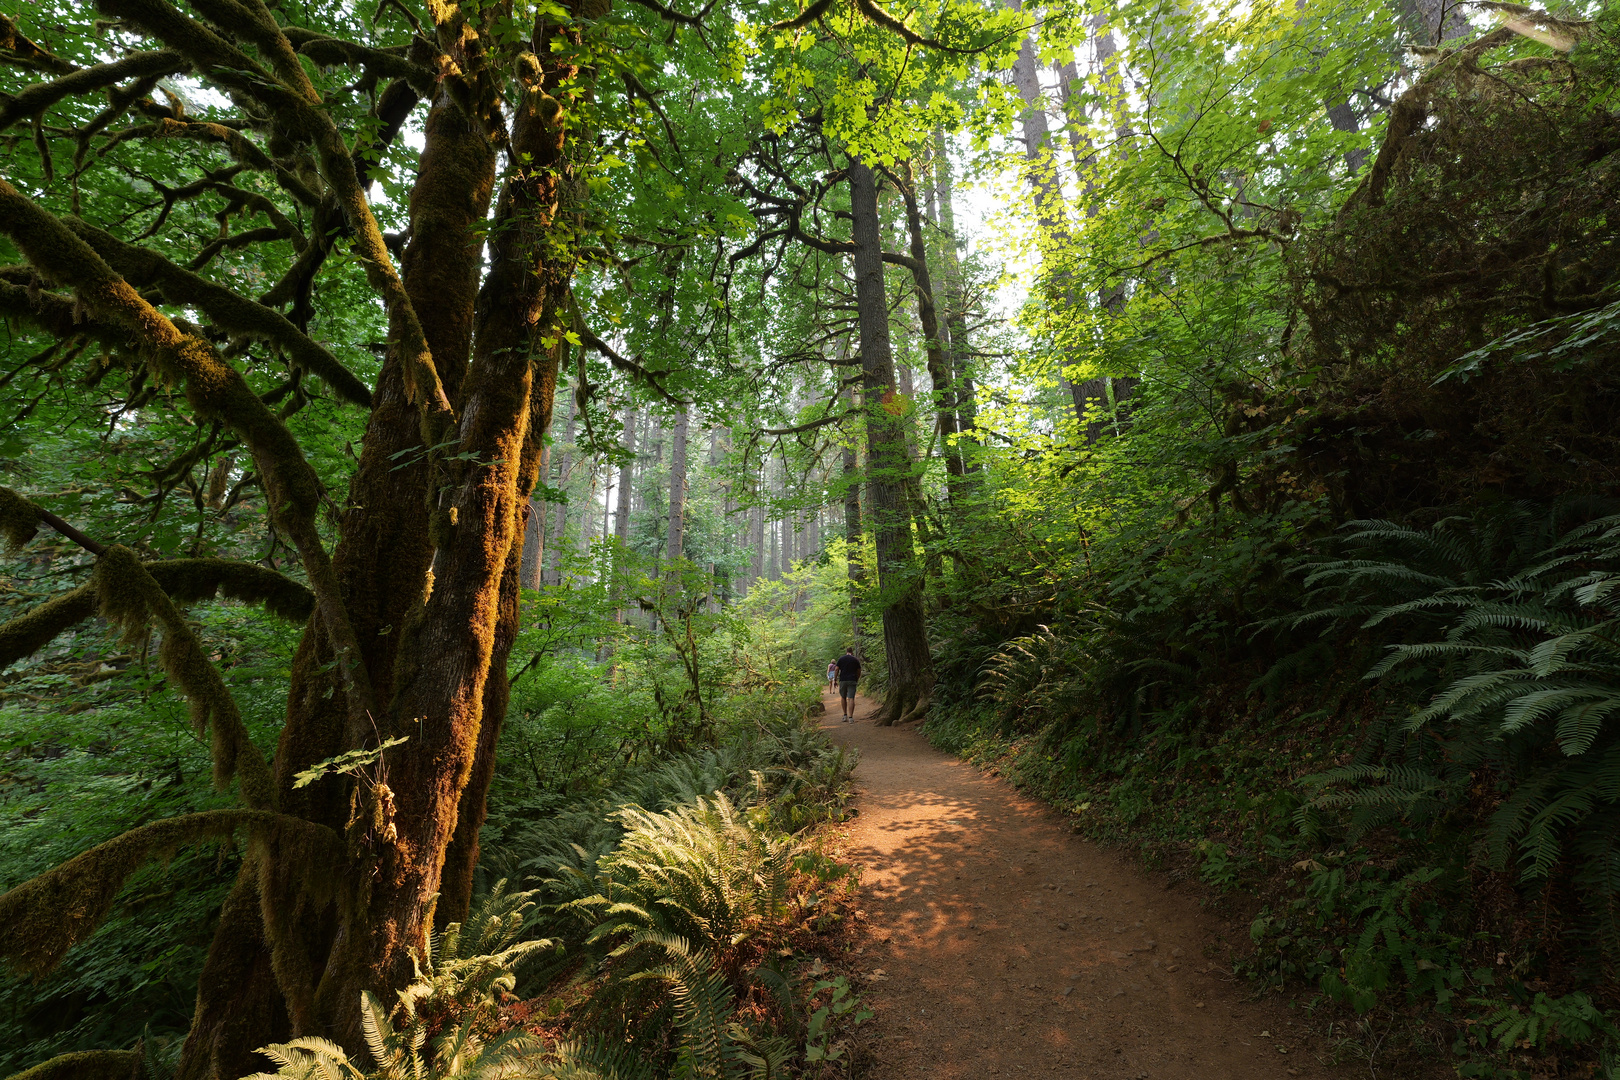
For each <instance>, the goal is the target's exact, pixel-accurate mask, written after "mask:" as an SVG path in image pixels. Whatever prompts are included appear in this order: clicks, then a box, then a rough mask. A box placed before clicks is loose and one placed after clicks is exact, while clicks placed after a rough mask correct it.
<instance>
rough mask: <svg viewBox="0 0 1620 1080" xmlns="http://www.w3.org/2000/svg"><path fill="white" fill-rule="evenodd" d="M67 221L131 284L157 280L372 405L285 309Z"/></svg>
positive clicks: (166, 294) (170, 295) (228, 327)
mask: <svg viewBox="0 0 1620 1080" xmlns="http://www.w3.org/2000/svg"><path fill="white" fill-rule="evenodd" d="M63 223H64V224H66V225H67V227H68V228H70V229H72V230H73V232H74V233H75V234H77V235H78V237H79V238H80V239H82V240H83V241H84V242H85V243H87V244H89V245H90V247H91V248H93V249H94V250H95V252H96V254H98V255H100V256H101V257H102V258H103V259H105V260H107V264H108V265H109V266H111V267H112V269H113V270H115V271H116V272H117V273H118V274H119V275H121V276H122V277H123V279H124V280H125V281H127V282H129V284H131V285H133V286H135V287H136V288H146V287H147V286H153V285H155V286H157V288H158V289H159V290H161V291H162V293H163V298H164V299H165V300H167V301H169V303H171V304H176V305H181V306H187V307H195V308H196V309H197V310H198V311H201V312H202V313H203V314H205V315H207V316H208V317H209V318H210V319H212V320H213V321H214V323H215V324H216V325H217V326H219V328H220V329H222V330H225V331H226V332H227V333H231V334H247V335H251V336H253V337H256V338H259V339H262V340H264V341H269V342H271V343H273V344H274V345H276V346H277V347H279V348H281V349H282V350H283V351H285V352H286V354H287V356H288V357H289V358H290V359H291V360H292V361H293V362H294V363H296V364H299V365H301V366H302V367H303V368H304V369H305V370H306V371H308V372H310V373H311V374H313V375H319V376H320V377H321V378H323V379H325V380H326V382H327V384H328V385H329V386H331V387H332V389H334V390H336V391H337V392H338V394H339V395H340V396H341V397H342V398H343V399H344V400H346V401H348V402H350V403H351V404H354V405H359V406H360V407H362V408H370V406H371V388H370V387H368V386H366V384H365V383H363V382H361V381H360V379H359V377H358V376H356V375H355V374H354V372H352V371H350V370H349V369H348V368H346V367H344V366H343V365H342V364H341V363H339V362H338V359H337V357H335V356H333V355H332V354H331V353H330V352H328V351H327V350H326V349H324V348H322V347H321V346H320V345H318V344H316V343H315V342H314V341H312V340H310V338H309V336H308V335H306V334H305V333H304V332H303V331H302V330H299V329H298V327H296V326H294V325H293V324H292V322H291V321H289V320H288V319H287V317H286V316H285V315H283V314H281V312H279V311H276V310H275V309H274V308H270V307H266V306H265V305H263V304H260V303H257V302H256V301H253V300H250V299H248V298H247V297H245V296H241V295H239V294H238V293H235V292H233V291H232V290H230V289H227V288H226V287H225V286H223V285H218V284H215V283H214V282H212V281H209V280H208V279H207V278H205V277H203V276H202V275H201V274H197V273H193V272H192V271H190V270H187V269H186V268H185V267H183V266H179V265H177V264H175V263H172V262H170V261H169V260H168V259H166V258H164V257H163V256H162V255H159V254H158V253H157V252H155V251H152V250H150V249H148V248H144V247H141V246H140V245H138V244H126V243H125V242H124V241H122V240H120V239H118V238H117V237H116V236H113V235H112V234H111V233H108V232H105V231H103V230H101V229H98V228H96V227H95V226H93V225H90V224H88V223H86V222H84V221H80V220H78V219H77V218H64V219H63Z"/></svg>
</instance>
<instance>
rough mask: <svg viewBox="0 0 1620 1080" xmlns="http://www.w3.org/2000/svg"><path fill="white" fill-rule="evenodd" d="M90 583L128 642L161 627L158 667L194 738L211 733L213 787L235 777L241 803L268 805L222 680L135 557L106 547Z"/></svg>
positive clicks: (253, 753) (267, 778) (261, 763)
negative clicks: (181, 700)
mask: <svg viewBox="0 0 1620 1080" xmlns="http://www.w3.org/2000/svg"><path fill="white" fill-rule="evenodd" d="M93 584H94V585H95V587H96V596H97V598H98V599H99V601H100V609H101V614H102V616H103V617H104V618H105V619H106V620H107V621H108V622H111V623H114V624H116V625H117V626H119V627H120V628H121V629H122V630H123V631H124V634H125V636H126V637H127V638H135V637H138V636H140V635H141V634H142V633H144V632H145V630H146V627H147V624H148V623H149V622H150V621H151V620H153V619H156V620H157V622H158V624H159V625H160V626H161V627H162V628H163V645H162V647H161V648H160V649H159V650H158V662H159V664H160V665H161V666H162V668H163V670H164V672H165V673H166V674H167V675H168V676H169V678H171V679H173V680H174V684H175V686H176V687H178V688H179V690H180V692H181V693H182V694H184V695H185V696H186V701H187V704H188V705H189V706H190V707H191V723H192V726H193V727H194V728H195V729H196V731H197V734H199V735H201V734H202V733H203V732H204V731H207V730H209V729H210V728H212V730H213V760H214V782H215V783H216V784H218V785H219V786H220V787H224V786H225V785H226V784H228V783H229V782H230V779H231V777H232V776H234V775H236V774H237V773H238V772H240V773H241V774H242V801H243V802H245V803H247V804H248V805H249V806H251V807H255V808H258V809H265V808H268V807H269V806H271V805H272V803H273V801H274V784H273V781H272V779H271V775H270V767H269V766H268V765H267V764H266V763H265V760H264V755H263V754H261V753H260V752H259V748H258V747H257V746H255V745H253V740H252V739H250V738H249V737H248V732H247V726H246V725H244V724H243V723H242V714H241V711H240V710H238V709H237V707H236V699H235V698H233V697H231V692H230V690H229V689H227V688H226V686H225V680H224V679H223V678H221V677H220V674H219V670H218V669H217V668H215V667H214V665H213V664H212V663H210V662H209V660H208V657H207V655H206V654H205V653H204V652H203V649H202V643H201V642H199V641H198V640H197V635H196V634H195V633H193V632H192V629H191V626H190V624H188V623H187V622H186V619H185V616H183V615H181V614H180V609H179V608H177V607H175V605H174V601H173V600H171V599H169V596H168V594H167V593H165V592H164V591H163V588H162V586H160V585H159V584H158V583H157V581H156V579H154V578H153V577H152V575H151V574H149V573H147V570H146V567H144V566H142V565H141V561H140V559H138V558H137V557H136V556H135V553H134V552H133V551H131V550H129V548H127V547H124V546H122V545H114V546H113V547H110V548H108V549H107V553H106V554H105V555H103V556H102V557H101V558H100V559H99V560H97V562H96V572H95V577H94V579H93Z"/></svg>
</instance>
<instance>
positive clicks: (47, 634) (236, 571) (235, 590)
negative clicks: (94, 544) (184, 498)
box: [0, 489, 315, 668]
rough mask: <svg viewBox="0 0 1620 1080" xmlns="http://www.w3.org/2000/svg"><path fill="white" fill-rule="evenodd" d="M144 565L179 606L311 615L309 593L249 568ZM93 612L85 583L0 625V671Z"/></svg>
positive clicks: (204, 563) (214, 563)
mask: <svg viewBox="0 0 1620 1080" xmlns="http://www.w3.org/2000/svg"><path fill="white" fill-rule="evenodd" d="M3 490H4V489H0V491H3ZM143 565H144V566H145V567H146V570H147V572H148V573H149V574H151V575H152V577H153V579H154V580H155V581H157V583H158V585H159V586H161V587H162V589H163V591H164V592H166V593H168V594H169V598H170V599H171V600H173V601H174V602H175V603H177V604H194V603H197V602H199V601H202V600H212V599H213V598H214V597H216V596H224V597H226V598H227V599H231V600H240V601H242V602H243V603H246V604H260V605H262V606H263V607H264V609H265V610H266V611H268V612H269V613H270V614H272V615H276V616H279V617H281V618H283V619H287V620H289V621H291V622H296V623H301V622H307V621H308V620H309V617H310V614H311V613H312V612H314V610H315V594H314V593H312V592H310V591H309V589H308V588H306V587H305V586H303V585H300V584H299V583H298V582H296V581H294V580H293V579H292V578H289V577H286V576H284V575H282V574H278V573H276V572H275V571H274V570H269V569H266V568H265V567H263V566H255V565H254V564H253V563H244V562H232V561H230V560H229V559H171V560H169V561H167V562H153V563H144V564H143ZM95 613H96V590H95V586H94V585H93V584H90V583H86V584H84V585H80V586H79V587H78V588H77V589H70V590H68V591H67V592H65V593H61V594H59V595H57V596H53V597H51V598H50V599H49V600H47V601H45V602H44V603H43V604H37V605H35V606H34V607H32V608H29V609H28V611H26V612H24V613H23V614H21V615H19V616H17V617H16V618H15V619H10V620H7V621H6V622H5V623H0V668H4V667H6V666H8V665H10V664H14V663H16V662H17V661H18V660H21V659H22V658H23V657H25V656H32V655H33V654H34V653H36V652H38V651H39V650H40V649H42V648H44V647H45V646H46V645H48V644H50V642H51V639H53V638H55V637H56V635H58V634H60V633H62V632H64V631H66V630H70V629H72V628H73V627H75V626H77V625H78V624H79V623H81V622H83V621H84V620H86V619H88V618H90V617H91V616H92V615H94V614H95Z"/></svg>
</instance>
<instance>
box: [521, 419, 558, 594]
mask: <svg viewBox="0 0 1620 1080" xmlns="http://www.w3.org/2000/svg"><path fill="white" fill-rule="evenodd" d="M550 458H551V448H550V447H548V446H545V445H542V446H541V447H540V472H539V476H540V478H541V479H544V480H550V479H551V477H550V475H549V471H550V465H551V461H550ZM546 509H547V507H546V504H545V503H543V502H540V503H536V502H530V503H529V506H528V508H527V510H526V511H525V513H524V516H523V565H522V567H521V568H520V569H519V571H518V582H519V584H521V585H522V586H523V588H525V589H538V588H540V585H541V580H542V576H543V575H542V571H543V570H544V568H545V562H546V559H545V555H546V517H547V514H546Z"/></svg>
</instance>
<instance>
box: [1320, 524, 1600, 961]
mask: <svg viewBox="0 0 1620 1080" xmlns="http://www.w3.org/2000/svg"><path fill="white" fill-rule="evenodd" d="M1567 516H1568V508H1560V509H1559V510H1558V511H1555V513H1554V514H1552V515H1547V514H1539V513H1536V512H1535V511H1534V510H1533V509H1532V508H1529V507H1523V506H1518V507H1513V508H1510V509H1508V510H1504V511H1498V512H1495V513H1493V514H1489V515H1481V516H1480V517H1478V518H1475V519H1473V520H1459V519H1450V520H1447V521H1443V522H1441V523H1439V524H1437V525H1436V526H1434V527H1433V528H1431V529H1428V530H1414V529H1408V528H1402V527H1400V526H1397V525H1394V524H1391V523H1389V522H1358V523H1355V524H1354V526H1353V527H1352V530H1351V532H1350V534H1349V536H1348V538H1347V540H1348V545H1349V546H1350V548H1351V549H1352V550H1354V551H1355V553H1356V555H1357V556H1358V557H1355V558H1341V559H1336V560H1332V561H1324V562H1319V563H1317V564H1315V565H1313V566H1311V567H1310V568H1309V571H1308V575H1307V578H1306V581H1307V584H1309V585H1310V586H1311V587H1312V588H1313V589H1315V590H1316V596H1317V597H1318V599H1319V600H1325V601H1326V602H1325V603H1318V605H1317V606H1316V607H1315V609H1314V610H1313V611H1312V612H1310V613H1309V614H1307V615H1306V616H1303V617H1301V618H1300V619H1299V620H1297V622H1298V623H1299V624H1300V625H1305V624H1308V623H1310V622H1313V621H1322V620H1334V621H1349V620H1358V621H1359V625H1360V626H1361V627H1362V628H1363V629H1366V630H1374V629H1378V630H1380V632H1383V633H1394V634H1403V635H1404V636H1405V637H1406V640H1398V641H1397V642H1396V643H1394V644H1391V645H1389V646H1388V651H1387V654H1386V656H1385V657H1384V658H1383V660H1382V661H1381V662H1380V663H1378V664H1377V665H1376V666H1375V667H1374V668H1373V669H1372V670H1371V671H1370V672H1369V673H1368V676H1367V677H1368V678H1369V679H1379V680H1385V681H1390V680H1405V681H1407V682H1410V683H1413V684H1415V685H1416V686H1418V687H1419V688H1420V691H1421V693H1422V694H1423V696H1424V697H1426V700H1420V703H1419V705H1415V706H1413V707H1412V709H1411V711H1410V712H1409V713H1408V714H1407V715H1405V716H1403V717H1398V718H1397V719H1396V720H1395V721H1394V722H1393V723H1391V724H1390V725H1389V728H1388V735H1389V737H1390V738H1389V740H1388V745H1387V746H1386V747H1385V748H1384V752H1383V753H1382V754H1378V753H1376V752H1375V751H1376V750H1377V749H1378V748H1376V747H1373V748H1369V752H1368V753H1367V754H1365V755H1364V756H1363V759H1362V760H1360V761H1358V762H1356V763H1354V764H1352V765H1350V766H1347V767H1345V768H1341V769H1337V770H1334V771H1332V772H1329V773H1326V774H1324V775H1322V776H1320V777H1318V778H1316V781H1315V782H1316V783H1317V784H1318V785H1319V786H1320V787H1321V788H1323V789H1324V790H1323V791H1322V792H1321V794H1320V795H1319V796H1318V797H1317V798H1316V799H1315V800H1314V801H1313V803H1311V804H1310V805H1309V806H1308V807H1307V808H1306V809H1305V810H1304V811H1303V813H1304V818H1303V821H1304V823H1305V824H1306V825H1307V827H1315V826H1316V825H1317V824H1319V822H1320V820H1321V817H1320V815H1321V814H1322V813H1323V812H1324V811H1335V812H1344V813H1348V815H1349V817H1350V824H1351V828H1352V833H1361V832H1365V831H1366V830H1367V829H1369V828H1372V827H1375V826H1377V825H1381V824H1386V823H1389V822H1392V821H1406V822H1409V823H1414V824H1423V823H1433V822H1435V821H1437V820H1438V819H1439V818H1440V817H1441V816H1442V815H1444V814H1446V813H1448V812H1452V811H1458V812H1461V811H1463V810H1464V809H1465V808H1466V807H1467V806H1468V805H1469V804H1470V800H1473V803H1474V804H1477V803H1479V802H1480V801H1481V800H1480V793H1481V791H1483V792H1485V793H1487V794H1486V797H1485V799H1484V800H1483V801H1484V802H1485V803H1486V804H1487V805H1486V806H1485V807H1484V810H1483V812H1484V821H1483V824H1482V828H1481V829H1480V830H1479V832H1478V840H1477V843H1476V851H1477V854H1478V856H1479V857H1480V858H1481V859H1482V860H1483V862H1484V864H1485V865H1486V866H1488V867H1490V868H1492V869H1496V870H1503V869H1508V868H1516V869H1517V872H1518V874H1519V876H1520V878H1521V880H1522V881H1524V882H1526V883H1535V882H1543V881H1547V880H1549V879H1552V878H1560V879H1564V880H1567V881H1569V882H1571V883H1572V884H1573V885H1574V886H1575V887H1576V888H1577V889H1578V890H1579V891H1580V892H1581V894H1582V895H1583V896H1584V897H1585V900H1586V911H1587V913H1588V915H1589V916H1590V917H1591V925H1590V926H1589V927H1588V928H1587V929H1589V930H1590V931H1595V933H1596V935H1597V938H1598V940H1599V941H1600V942H1601V945H1602V951H1603V952H1604V953H1605V954H1606V957H1607V960H1608V962H1609V963H1613V962H1614V960H1615V959H1616V958H1617V957H1620V516H1609V517H1600V518H1597V519H1595V520H1591V521H1587V522H1585V523H1579V524H1575V525H1574V526H1573V527H1569V526H1567V524H1566V523H1567ZM1356 549H1359V550H1356ZM1391 752H1393V754H1392V753H1391ZM1392 757H1393V760H1392ZM1482 780H1483V781H1485V787H1484V788H1483V789H1481V788H1480V787H1479V783H1480V781H1482Z"/></svg>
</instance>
